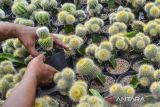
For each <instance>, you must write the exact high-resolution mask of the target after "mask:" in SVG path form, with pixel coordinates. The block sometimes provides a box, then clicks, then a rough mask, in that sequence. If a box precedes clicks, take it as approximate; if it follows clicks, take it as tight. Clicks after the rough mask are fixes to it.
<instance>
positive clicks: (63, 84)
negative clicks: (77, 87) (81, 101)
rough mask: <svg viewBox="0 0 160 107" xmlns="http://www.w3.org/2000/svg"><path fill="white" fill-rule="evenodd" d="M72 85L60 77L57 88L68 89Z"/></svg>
mask: <svg viewBox="0 0 160 107" xmlns="http://www.w3.org/2000/svg"><path fill="white" fill-rule="evenodd" d="M69 86H70V83H69V81H67V80H65V79H60V80H59V81H58V82H57V88H58V89H60V90H66V89H68V88H69Z"/></svg>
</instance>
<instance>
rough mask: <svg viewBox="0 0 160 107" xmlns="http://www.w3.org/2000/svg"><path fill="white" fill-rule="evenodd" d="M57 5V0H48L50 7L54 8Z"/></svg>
mask: <svg viewBox="0 0 160 107" xmlns="http://www.w3.org/2000/svg"><path fill="white" fill-rule="evenodd" d="M57 5H58V2H57V0H50V7H51V8H52V9H54V8H55V7H57Z"/></svg>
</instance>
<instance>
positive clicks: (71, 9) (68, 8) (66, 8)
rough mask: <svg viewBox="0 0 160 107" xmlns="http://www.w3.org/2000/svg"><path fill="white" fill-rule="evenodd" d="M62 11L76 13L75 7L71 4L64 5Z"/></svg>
mask: <svg viewBox="0 0 160 107" xmlns="http://www.w3.org/2000/svg"><path fill="white" fill-rule="evenodd" d="M62 10H63V11H67V12H69V13H71V14H73V13H74V12H75V11H76V6H75V5H74V4H72V3H64V4H63V5H62Z"/></svg>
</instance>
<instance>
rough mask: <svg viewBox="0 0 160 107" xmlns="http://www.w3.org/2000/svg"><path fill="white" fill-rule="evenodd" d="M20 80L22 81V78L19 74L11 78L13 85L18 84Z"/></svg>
mask: <svg viewBox="0 0 160 107" xmlns="http://www.w3.org/2000/svg"><path fill="white" fill-rule="evenodd" d="M21 79H22V77H21V75H20V74H15V75H14V76H13V82H14V83H18V82H20V81H21Z"/></svg>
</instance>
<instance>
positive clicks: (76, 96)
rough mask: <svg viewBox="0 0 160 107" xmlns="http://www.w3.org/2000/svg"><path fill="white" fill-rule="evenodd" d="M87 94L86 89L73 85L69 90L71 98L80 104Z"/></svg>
mask: <svg viewBox="0 0 160 107" xmlns="http://www.w3.org/2000/svg"><path fill="white" fill-rule="evenodd" d="M86 94H87V91H86V89H85V88H84V87H83V86H80V85H73V86H72V87H71V89H70V90H69V97H70V99H71V100H72V101H74V102H78V101H79V100H80V98H81V97H82V96H84V95H86Z"/></svg>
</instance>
